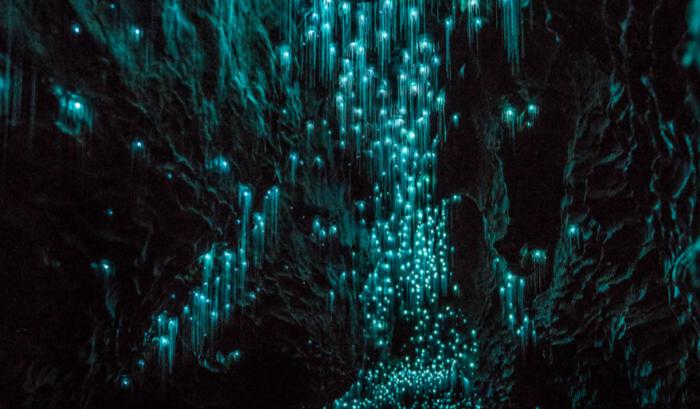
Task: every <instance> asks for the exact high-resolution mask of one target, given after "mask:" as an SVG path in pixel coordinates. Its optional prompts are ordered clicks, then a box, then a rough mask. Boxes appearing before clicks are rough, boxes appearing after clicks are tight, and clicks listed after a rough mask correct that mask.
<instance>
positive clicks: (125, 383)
mask: <svg viewBox="0 0 700 409" xmlns="http://www.w3.org/2000/svg"><path fill="white" fill-rule="evenodd" d="M119 386H120V387H121V388H122V389H129V388H130V387H131V378H129V377H128V376H127V375H122V376H121V377H119Z"/></svg>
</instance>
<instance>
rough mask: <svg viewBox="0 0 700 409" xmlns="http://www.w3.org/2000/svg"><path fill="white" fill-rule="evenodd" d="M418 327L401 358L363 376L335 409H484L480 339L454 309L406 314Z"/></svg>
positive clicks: (362, 374)
mask: <svg viewBox="0 0 700 409" xmlns="http://www.w3.org/2000/svg"><path fill="white" fill-rule="evenodd" d="M403 314H416V316H414V317H412V319H413V320H414V322H416V326H415V328H414V331H413V335H412V337H411V345H410V346H408V347H407V350H405V351H403V352H404V355H403V357H402V358H398V359H396V360H393V361H389V362H380V363H379V364H377V365H376V366H375V367H374V368H373V369H370V370H368V371H360V373H359V374H358V378H357V380H356V382H355V383H354V384H353V385H352V386H351V387H350V389H349V390H348V392H347V393H346V394H345V395H344V396H343V397H341V398H340V399H338V400H337V401H336V402H335V404H334V406H333V407H334V408H338V409H340V408H357V409H361V408H384V407H392V408H394V407H395V408H423V407H431V408H480V407H481V402H480V400H479V399H478V398H477V397H476V396H475V393H474V392H475V390H474V388H473V380H474V376H475V373H476V371H477V369H478V365H477V362H476V358H477V357H478V354H479V344H478V341H477V333H476V331H474V330H471V331H470V330H469V329H468V328H467V323H466V320H465V319H464V318H463V316H462V314H460V313H457V312H456V311H454V310H453V309H451V308H450V307H449V306H446V307H443V308H441V309H439V310H437V311H427V310H420V311H414V312H410V311H404V312H403Z"/></svg>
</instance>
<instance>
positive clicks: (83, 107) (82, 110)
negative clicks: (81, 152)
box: [53, 86, 93, 136]
mask: <svg viewBox="0 0 700 409" xmlns="http://www.w3.org/2000/svg"><path fill="white" fill-rule="evenodd" d="M53 91H54V95H55V96H56V98H58V118H57V119H56V122H55V124H56V127H57V128H58V129H59V130H60V131H61V132H63V133H64V134H66V135H71V136H77V135H80V134H82V133H84V132H90V131H92V124H93V113H92V109H91V108H90V106H89V105H88V102H87V101H86V100H85V98H83V97H81V96H80V95H78V94H76V93H73V92H68V91H66V90H64V89H63V88H62V87H59V86H55V87H54V88H53Z"/></svg>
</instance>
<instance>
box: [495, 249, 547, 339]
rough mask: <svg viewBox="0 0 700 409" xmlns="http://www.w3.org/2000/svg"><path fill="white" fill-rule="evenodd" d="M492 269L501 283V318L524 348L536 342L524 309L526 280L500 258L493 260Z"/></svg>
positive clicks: (531, 325)
mask: <svg viewBox="0 0 700 409" xmlns="http://www.w3.org/2000/svg"><path fill="white" fill-rule="evenodd" d="M493 268H494V271H495V272H496V274H497V277H498V278H499V280H500V283H501V284H500V287H499V290H498V291H499V298H500V305H501V317H502V319H503V320H504V322H505V323H506V324H507V326H508V328H509V329H510V331H511V333H512V335H513V336H515V337H517V339H518V340H519V342H520V345H521V346H522V347H523V348H525V347H526V346H527V345H528V344H530V342H532V343H535V342H537V331H536V329H535V326H534V323H533V322H532V321H531V320H530V317H529V316H528V314H527V311H526V309H525V289H526V284H527V281H526V278H524V277H518V276H516V275H515V274H513V273H512V272H511V271H510V270H509V269H508V266H507V262H506V261H505V260H504V259H503V258H502V257H500V256H497V257H496V258H495V259H494V261H493Z"/></svg>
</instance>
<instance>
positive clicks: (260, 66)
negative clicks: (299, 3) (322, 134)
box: [0, 0, 700, 408]
mask: <svg viewBox="0 0 700 409" xmlns="http://www.w3.org/2000/svg"><path fill="white" fill-rule="evenodd" d="M180 3H185V2H180ZM180 3H176V2H168V1H166V2H165V4H166V5H170V6H169V7H160V6H156V5H155V3H154V5H150V3H149V5H144V4H143V3H142V2H131V3H130V2H124V1H123V2H119V7H120V12H121V13H124V15H128V16H129V19H128V21H129V22H131V23H130V25H127V26H124V27H122V26H120V24H123V21H119V20H115V17H114V14H111V13H114V10H112V9H111V8H110V6H109V2H89V1H83V0H72V1H70V2H65V3H63V2H61V3H60V4H59V3H58V2H53V1H34V2H29V1H27V2H17V3H16V4H15V3H12V4H10V3H7V4H3V5H0V10H2V16H5V17H8V18H2V24H3V29H4V34H3V36H4V37H3V38H2V40H3V44H7V45H6V46H3V47H4V48H2V54H3V56H4V60H3V62H5V63H6V64H5V65H4V66H3V67H4V68H5V67H8V66H9V67H12V68H11V69H12V70H17V72H19V73H21V75H20V76H21V77H22V78H23V83H24V91H23V92H22V93H21V94H22V96H23V97H24V100H23V101H24V102H23V103H22V104H21V106H22V107H24V108H22V109H20V110H18V111H17V112H20V114H17V117H12V118H10V114H9V112H10V110H9V109H8V110H7V112H6V111H2V113H3V120H4V121H5V122H3V124H4V125H3V126H4V128H3V138H4V139H3V141H4V144H5V149H4V152H3V180H2V182H0V198H1V204H2V208H1V210H2V212H1V213H2V214H0V223H1V227H0V228H1V229H2V231H3V233H2V234H1V235H0V237H1V238H2V243H3V245H2V247H3V248H5V249H7V250H6V251H5V256H3V257H0V269H1V270H2V277H3V286H2V288H3V290H2V292H1V293H0V294H1V296H2V299H3V302H2V303H0V305H2V310H0V314H1V316H2V317H7V319H3V320H2V322H1V323H0V339H1V342H0V361H2V362H3V363H4V366H5V368H4V369H3V371H0V380H1V381H2V382H0V397H3V399H0V407H2V406H3V405H6V406H8V407H22V405H24V407H32V408H33V407H63V406H66V407H102V408H106V407H120V406H123V405H126V404H130V405H134V404H135V405H137V406H138V407H145V406H146V405H150V406H168V407H183V408H194V407H211V408H216V407H230V404H231V402H237V403H238V404H240V405H241V407H251V408H252V407H322V406H323V405H327V404H329V402H332V401H333V400H334V399H335V398H337V397H338V396H340V395H341V394H342V393H343V392H345V391H346V390H347V386H348V384H349V383H350V382H351V381H352V379H353V377H354V375H355V374H356V371H357V370H358V369H359V366H360V363H361V361H360V359H359V357H360V356H361V354H362V352H363V351H362V348H363V347H362V346H361V345H362V341H361V340H360V339H359V335H358V332H357V328H354V326H353V322H354V319H353V317H350V316H349V315H350V312H348V313H347V314H348V316H346V315H344V314H345V313H344V312H343V311H344V310H342V309H339V310H338V311H339V312H336V314H335V315H331V314H329V308H328V294H329V293H328V291H329V288H331V284H332V283H331V282H332V278H333V277H334V272H337V271H343V270H344V269H345V268H346V266H347V265H349V264H350V263H351V260H352V259H353V252H354V251H355V250H356V249H353V248H351V246H350V244H349V243H350V241H349V240H345V241H343V240H340V244H338V245H334V246H332V247H330V246H327V245H323V244H319V243H314V242H312V241H310V240H308V237H309V236H310V235H311V234H312V232H311V227H310V226H311V225H312V220H313V218H314V217H315V216H316V215H323V216H324V217H325V218H328V219H331V220H336V221H337V222H338V223H339V224H340V223H343V221H346V222H347V218H348V217H349V216H348V214H350V213H351V212H352V209H347V205H346V203H348V201H349V200H351V199H355V198H362V197H363V194H362V193H361V191H362V190H366V189H367V186H368V185H367V184H366V183H365V182H363V181H362V179H361V176H360V175H356V174H352V175H350V174H343V173H340V172H338V173H334V172H330V171H329V172H328V173H324V174H309V173H305V175H306V176H304V177H305V178H306V179H305V180H303V181H302V182H301V183H300V184H299V187H298V188H297V189H294V190H288V191H284V193H283V198H282V202H283V205H282V211H281V215H280V220H281V225H280V239H279V244H278V247H277V248H276V250H275V252H274V253H271V254H270V255H269V256H268V257H267V258H266V259H265V260H264V263H263V265H264V267H263V268H260V269H259V270H257V271H256V272H255V273H254V274H251V275H250V276H249V278H248V283H247V286H248V288H249V289H250V293H249V294H248V296H249V297H250V298H251V299H252V301H246V308H245V309H243V310H242V312H241V314H240V315H239V316H238V317H237V318H236V319H235V321H234V322H233V323H232V325H231V326H230V328H227V329H226V330H225V331H226V332H225V333H224V334H222V335H221V336H220V337H219V341H217V342H216V343H215V345H213V346H212V350H211V354H210V355H209V356H208V357H207V358H208V359H204V360H200V361H196V360H195V359H190V360H183V361H180V363H178V365H180V366H181V368H179V369H180V370H178V371H176V375H175V376H173V377H172V378H170V379H169V380H168V381H166V382H165V383H166V386H165V387H166V388H167V390H168V393H165V394H164V393H161V392H162V390H163V388H164V386H163V381H162V379H160V377H159V376H158V374H157V373H154V371H151V370H149V369H146V370H143V371H141V375H139V376H140V378H139V379H131V378H128V381H129V382H138V384H139V388H138V389H137V388H131V387H130V386H129V385H126V386H125V387H124V388H120V384H121V383H122V382H124V379H127V378H124V377H123V374H126V373H129V374H131V373H139V369H138V366H139V365H140V363H139V362H140V359H145V360H150V359H151V358H152V357H151V356H150V355H149V353H148V351H146V349H145V348H144V349H143V350H142V349H141V348H140V347H139V346H140V345H141V344H142V343H143V333H144V331H147V328H148V326H149V323H150V322H149V320H150V317H151V314H153V313H156V312H158V311H160V310H163V309H167V308H174V307H176V306H180V305H182V303H183V300H184V298H185V296H186V293H187V291H188V290H189V289H190V288H192V287H193V286H194V285H196V284H197V283H198V282H199V281H200V280H201V271H200V269H199V267H198V264H197V263H196V262H195V261H194V260H196V259H197V257H198V256H199V255H200V254H202V252H204V251H206V250H207V246H208V245H209V244H210V243H213V242H225V241H227V240H228V239H230V238H231V237H234V236H235V235H236V234H237V233H236V232H237V231H238V230H237V229H238V227H236V218H237V216H236V211H235V209H234V208H233V206H232V205H231V204H230V198H231V197H233V195H234V194H235V189H236V188H237V186H238V183H246V184H250V185H253V186H256V187H258V189H259V191H257V192H255V199H254V202H255V206H257V207H259V206H260V205H261V203H262V200H263V196H264V194H265V191H266V190H267V189H268V188H271V187H273V186H275V185H276V184H278V183H279V181H280V175H279V174H278V173H277V171H278V169H277V167H276V164H279V163H283V164H285V166H290V160H289V156H288V155H289V150H290V147H291V146H293V145H294V144H295V143H298V142H299V141H300V140H301V139H302V138H304V131H303V128H304V126H305V124H304V120H305V119H306V118H314V117H315V116H316V115H317V113H318V112H319V111H320V110H321V109H322V106H323V104H324V103H325V102H324V100H323V98H314V97H313V95H314V94H313V93H312V92H303V91H302V90H300V89H299V88H292V89H287V88H285V87H286V85H285V82H284V81H283V79H282V78H281V76H282V74H281V73H282V70H281V67H279V66H278V65H277V63H275V61H277V59H276V58H275V55H276V54H277V53H279V49H278V44H279V42H280V37H281V35H280V34H279V31H281V30H283V29H280V25H281V24H283V22H281V20H280V17H279V14H280V13H279V4H278V2H277V1H273V0H269V1H267V0H266V1H236V2H228V1H223V0H220V1H208V2H202V4H199V3H198V2H192V3H191V4H190V3H187V4H189V5H180V6H177V7H176V6H175V5H176V4H180ZM697 4H698V3H697V2H692V4H691V10H693V7H695V8H697V7H698V6H697ZM151 6H152V7H151ZM687 6H688V4H687V2H683V1H669V0H637V1H632V0H627V1H622V0H619V1H604V2H600V3H596V2H587V3H585V4H584V3H582V2H572V1H563V0H562V1H548V2H539V1H535V2H534V8H533V10H534V11H533V13H534V14H533V22H534V24H533V27H532V29H530V30H526V40H525V43H526V57H525V62H524V64H523V67H522V72H521V74H520V75H519V76H517V77H515V78H514V79H511V77H510V71H509V69H508V68H504V66H505V65H504V62H503V57H502V55H501V54H500V53H499V51H500V50H488V49H482V50H480V52H479V53H478V55H477V54H474V55H472V54H468V55H467V56H466V57H465V55H464V54H463V51H464V50H465V49H467V48H468V47H467V46H466V43H465V42H466V40H465V38H464V36H462V37H460V38H461V39H460V40H455V43H456V44H455V45H454V46H453V49H454V50H455V51H454V52H453V58H452V59H453V61H455V63H454V64H462V63H464V64H465V66H464V77H463V79H460V78H457V79H455V81H454V82H453V83H452V84H451V85H450V88H449V89H448V95H447V100H448V101H449V104H451V105H453V106H454V107H455V111H458V112H460V114H461V118H462V124H463V125H462V126H460V128H459V129H460V130H459V131H456V132H455V135H451V136H450V139H449V142H448V145H447V147H446V148H445V149H444V150H443V151H442V152H441V154H440V155H441V157H440V159H439V163H440V169H439V177H438V180H439V181H440V186H439V190H440V193H441V195H442V196H447V195H451V194H453V193H455V192H459V193H462V194H463V195H464V196H465V198H467V200H465V202H466V203H465V204H464V205H463V206H462V207H461V209H460V211H459V212H458V213H457V216H456V218H455V222H454V223H453V231H452V241H453V243H452V244H453V245H454V246H455V247H456V251H455V257H454V263H455V265H454V270H455V271H456V281H457V282H458V283H459V284H460V286H461V287H462V288H463V289H464V297H463V299H462V300H460V301H459V302H460V303H461V307H462V308H463V310H464V311H465V312H466V314H467V315H468V317H469V318H470V321H471V322H472V323H475V324H476V327H478V328H479V337H480V341H481V344H482V348H481V354H482V355H481V359H480V365H479V367H480V375H479V376H480V379H479V384H478V385H477V386H478V387H479V388H480V393H481V395H482V396H483V399H484V406H485V407H494V408H502V407H506V408H511V407H512V408H523V407H536V406H539V407H541V408H562V407H574V408H633V407H643V408H656V407H659V408H693V407H698V406H700V397H699V396H698V392H697V391H698V390H700V379H698V361H699V360H700V339H699V334H700V326H699V325H700V323H699V322H698V317H699V316H698V314H699V313H700V310H699V306H698V297H699V296H700V294H699V293H698V291H700V272H699V271H700V270H699V269H698V258H697V257H698V252H700V250H699V249H698V244H697V240H696V239H697V236H698V225H697V221H696V213H697V207H696V202H697V193H698V192H697V166H698V159H697V154H698V148H699V147H698V142H697V134H698V127H697V120H696V118H697V117H698V114H699V112H698V99H697V98H698V82H697V80H698V69H699V67H700V63H699V62H698V61H700V57H698V56H697V54H698V51H697V50H698V49H700V46H698V42H700V30H699V29H698V27H697V26H698V23H697V19H698V18H699V17H694V14H692V12H691V14H690V16H691V17H690V18H689V19H688V23H687V24H686V20H685V10H686V8H687ZM188 7H189V8H188ZM72 21H75V22H80V26H79V27H80V29H79V30H78V31H80V33H79V35H76V34H78V33H75V32H74V31H73V29H72V27H71V24H70V22H72ZM132 23H133V24H132ZM140 29H143V30H144V32H145V33H146V34H144V35H146V36H148V40H149V43H150V44H153V46H152V47H150V48H149V47H145V46H139V45H138V43H134V41H135V40H137V39H138V36H139V35H140V34H137V32H136V31H134V30H140ZM139 33H140V32H139ZM458 34H463V33H458ZM135 35H136V36H137V37H136V38H135V37H134V36H135ZM482 41H483V42H484V43H487V44H488V43H489V41H495V39H494V38H489V37H488V34H487V35H486V37H484V38H483V39H482ZM462 60H463V61H462ZM153 73H158V74H157V75H153ZM18 75H19V74H18ZM475 78H476V80H475ZM55 86H60V87H62V88H63V89H65V90H69V91H75V92H80V94H82V95H83V96H84V97H85V98H86V100H89V101H90V103H91V104H92V105H91V106H90V109H91V110H92V111H93V112H94V121H93V122H94V125H93V127H94V129H93V132H92V133H90V134H89V136H86V135H82V136H80V135H79V136H69V135H65V134H62V133H59V132H58V131H57V130H56V127H55V123H54V121H55V120H56V119H55V118H54V115H53V113H54V112H55V111H56V109H57V108H56V107H55V106H54V105H56V97H55V94H56V91H55ZM52 89H54V91H52ZM504 100H508V101H510V102H512V103H517V104H521V105H522V104H526V103H527V101H531V100H536V101H537V103H538V105H539V109H540V110H541V113H540V117H539V120H538V123H537V126H536V127H534V129H531V130H528V131H526V132H523V133H519V134H518V135H517V137H516V139H515V142H513V141H511V140H510V137H509V136H507V130H505V129H503V128H504V127H503V124H502V117H501V109H502V107H503V103H504ZM30 101H31V102H30ZM475 101H479V103H475ZM72 103H75V102H72ZM30 105H31V106H32V107H35V108H34V109H32V110H30V109H28V108H27V107H29V106H30ZM3 108H4V106H3ZM141 144H142V145H141ZM220 155H226V157H230V158H232V159H233V160H232V161H231V162H230V163H229V162H226V165H225V166H223V165H222V162H221V161H219V160H218V159H217V158H219V157H220ZM212 166H214V168H216V169H218V170H217V171H216V172H212ZM217 172H218V173H217ZM222 172H226V173H227V174H228V175H230V176H231V177H228V176H227V177H226V178H223V177H221V173H222ZM350 180H352V184H351V183H350V182H349V181H350ZM221 226H226V227H225V228H221ZM572 228H575V229H576V234H572V233H571V229H572ZM526 245H527V246H529V247H532V248H535V247H537V248H542V249H545V250H546V251H547V254H548V255H549V262H548V269H547V273H546V274H544V275H543V276H542V277H536V278H535V277H534V274H530V273H531V272H530V271H529V270H531V267H529V266H527V265H526V264H523V265H521V263H520V261H521V260H520V253H519V251H520V249H521V248H522V247H523V246H526ZM499 256H500V257H503V259H505V260H506V262H507V263H508V265H509V266H510V267H511V268H512V269H513V271H514V272H515V273H516V274H517V275H522V276H523V277H525V276H527V277H528V282H532V281H533V280H535V279H536V280H538V281H539V282H540V283H539V284H538V285H533V286H528V290H527V292H526V294H527V296H526V306H527V308H528V310H529V313H530V317H531V319H532V320H533V321H534V323H535V326H536V329H537V334H538V335H537V343H536V344H534V345H530V346H528V347H526V348H523V347H521V346H519V345H518V342H517V340H516V339H514V337H513V336H512V334H511V332H510V330H509V329H508V326H507V324H506V323H505V322H503V320H502V317H501V313H500V308H501V307H500V305H499V303H500V301H499V295H498V290H499V288H498V287H499V283H498V282H497V279H496V275H495V274H494V272H493V270H494V268H493V266H494V260H496V259H497V257H499ZM101 260H109V262H110V264H109V266H110V267H109V269H108V270H109V272H113V273H114V274H107V275H105V274H100V271H101V272H102V273H105V271H104V270H105V269H103V270H100V267H99V266H100V263H101ZM95 263H97V264H95ZM91 266H93V267H94V266H97V267H96V268H93V267H91ZM358 270H359V271H362V269H361V268H359V269H358ZM331 322H332V324H331ZM234 351H238V352H240V353H241V356H242V358H241V359H240V362H238V363H236V368H235V370H231V365H232V364H231V362H230V361H228V360H227V359H218V357H217V353H220V355H221V356H229V357H230V356H234V355H230V354H229V353H231V352H234ZM149 362H150V361H149ZM124 389H126V393H125V392H124Z"/></svg>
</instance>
